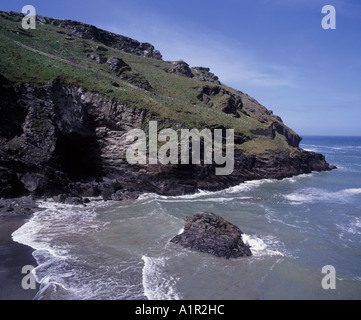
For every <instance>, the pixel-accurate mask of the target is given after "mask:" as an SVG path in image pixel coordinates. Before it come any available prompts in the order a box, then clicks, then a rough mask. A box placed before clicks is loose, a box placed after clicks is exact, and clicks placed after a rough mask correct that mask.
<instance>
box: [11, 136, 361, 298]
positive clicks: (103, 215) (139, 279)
mask: <svg viewBox="0 0 361 320" xmlns="http://www.w3.org/2000/svg"><path fill="white" fill-rule="evenodd" d="M301 147H302V148H304V149H307V150H312V151H317V152H321V153H323V154H324V155H326V159H327V161H328V162H329V163H331V164H334V165H336V166H337V167H338V169H337V170H334V171H332V172H323V173H311V174H304V175H300V176H297V177H293V178H288V179H284V180H282V181H277V180H270V179H266V180H260V181H250V182H246V183H243V184H240V185H238V186H235V187H232V188H228V189H226V190H222V191H219V192H206V191H202V190H200V191H199V192H198V193H196V194H193V195H186V196H178V197H165V196H159V195H155V194H145V195H143V196H141V197H140V198H139V199H138V200H136V201H129V202H125V201H124V202H111V201H110V202H104V201H101V200H99V199H94V201H93V202H92V203H91V204H89V205H87V206H86V207H83V206H71V205H64V204H55V203H53V202H51V201H43V202H42V203H41V206H42V207H44V208H45V209H46V210H44V211H41V212H39V213H36V214H35V215H34V216H33V218H32V219H31V220H30V221H29V222H27V223H26V224H24V225H23V226H22V227H21V228H20V229H18V230H17V231H15V232H14V233H13V235H12V236H13V239H14V241H17V242H20V243H23V244H26V245H29V246H31V247H32V248H34V250H35V251H34V253H33V255H34V257H35V259H36V261H37V263H38V266H37V267H36V269H35V276H36V279H37V281H38V282H39V283H40V290H39V291H38V293H37V295H36V297H35V299H158V300H161V299H197V300H199V299H361V241H360V240H361V138H360V137H359V138H356V137H355V138H352V137H305V138H304V140H303V142H302V144H301ZM199 211H211V212H213V213H216V214H219V215H221V216H223V217H224V218H225V219H227V220H229V221H230V222H232V223H234V224H236V225H237V226H239V227H240V229H241V230H242V231H243V232H244V235H243V239H244V241H245V242H247V243H248V244H249V245H250V246H251V251H252V253H253V256H252V257H246V258H239V259H233V260H226V259H221V258H216V257H213V256H211V255H207V254H204V253H198V252H193V251H190V250H188V249H184V248H182V247H180V246H178V245H176V244H173V243H170V242H169V240H170V239H171V238H172V237H173V236H174V235H176V234H178V233H179V232H181V231H182V228H183V226H184V219H185V217H186V216H188V215H193V214H194V213H196V212H199ZM325 265H332V266H333V267H334V268H335V270H336V280H335V281H336V289H329V290H325V289H323V288H322V285H321V283H322V279H323V277H325V276H326V274H323V273H322V272H321V270H322V267H323V266H325Z"/></svg>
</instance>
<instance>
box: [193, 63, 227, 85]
mask: <svg viewBox="0 0 361 320" xmlns="http://www.w3.org/2000/svg"><path fill="white" fill-rule="evenodd" d="M191 70H192V73H193V75H194V77H195V78H196V79H199V80H201V81H208V82H214V83H217V84H221V83H220V82H219V80H218V77H217V76H216V75H214V74H213V73H212V72H210V71H209V70H210V69H209V68H205V67H193V68H191Z"/></svg>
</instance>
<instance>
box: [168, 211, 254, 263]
mask: <svg viewBox="0 0 361 320" xmlns="http://www.w3.org/2000/svg"><path fill="white" fill-rule="evenodd" d="M171 242H173V243H177V244H180V245H182V246H183V247H185V248H190V249H193V250H197V251H201V252H206V253H209V254H212V255H215V256H217V257H222V258H226V259H229V258H238V257H244V256H251V255H252V252H251V250H250V248H249V246H248V245H246V244H244V242H243V240H242V231H241V230H240V229H239V228H238V227H237V226H235V225H234V224H232V223H230V222H228V221H226V220H225V219H223V218H222V217H220V216H218V215H215V214H214V213H211V212H199V213H196V214H195V215H194V216H193V217H187V218H186V224H185V226H184V231H183V233H181V234H179V235H177V236H175V237H174V238H173V239H172V240H171Z"/></svg>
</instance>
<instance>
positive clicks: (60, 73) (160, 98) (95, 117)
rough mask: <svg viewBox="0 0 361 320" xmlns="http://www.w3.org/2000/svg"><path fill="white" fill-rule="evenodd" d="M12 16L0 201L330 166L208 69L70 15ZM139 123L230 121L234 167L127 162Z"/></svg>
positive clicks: (126, 193) (206, 185)
mask: <svg viewBox="0 0 361 320" xmlns="http://www.w3.org/2000/svg"><path fill="white" fill-rule="evenodd" d="M20 18H21V15H19V14H16V13H4V12H3V13H1V14H0V22H1V25H0V26H1V28H0V33H1V35H3V40H4V41H3V42H2V43H1V48H0V49H1V50H0V53H1V59H0V71H1V72H0V92H1V100H0V114H1V117H0V181H1V184H0V197H17V196H21V195H27V194H34V195H39V196H42V195H47V196H51V195H57V194H61V193H65V194H68V195H72V196H98V195H102V196H103V198H104V199H113V200H122V199H127V198H135V197H137V196H138V195H139V194H140V193H142V192H155V193H159V194H166V195H176V194H185V193H192V192H195V191H196V190H197V189H207V190H219V189H222V188H225V187H229V186H233V185H236V184H239V183H241V182H243V181H246V180H252V179H262V178H275V179H282V178H285V177H290V176H293V175H297V174H302V173H309V172H311V171H323V170H331V169H333V168H334V167H332V166H330V165H329V164H328V163H327V162H326V161H325V158H324V156H322V155H320V154H315V153H312V152H307V151H304V150H302V149H300V148H299V142H300V140H301V138H300V137H299V136H298V135H297V134H296V133H295V132H293V131H292V130H291V129H290V128H288V127H287V126H286V125H285V124H284V123H283V122H282V119H281V118H280V117H278V116H276V115H273V112H272V111H269V110H267V109H266V108H265V107H263V106H261V105H260V104H259V103H258V102H257V101H256V100H254V99H253V98H251V97H249V96H248V95H246V94H245V93H243V92H241V91H238V90H235V89H233V88H230V87H227V86H225V85H223V84H221V83H220V82H219V81H218V78H217V77H216V76H215V75H214V74H212V73H211V72H210V70H209V69H208V68H202V67H197V68H190V67H189V65H188V64H187V63H185V62H183V61H181V62H176V63H172V62H166V61H162V60H161V55H160V53H159V52H158V51H156V50H155V49H154V47H153V46H152V45H150V44H142V43H140V42H137V41H135V40H132V39H130V38H126V37H123V36H119V35H115V34H113V33H110V32H107V31H104V30H100V29H98V28H96V27H93V26H89V25H86V24H83V23H80V22H74V21H70V20H56V19H51V18H45V17H38V22H39V27H38V28H37V30H34V31H26V32H25V31H22V32H18V31H17V30H18V26H17V24H18V23H19V21H20ZM31 32H32V33H31ZM64 32H65V33H64ZM44 34H45V35H46V36H47V38H44ZM69 37H71V38H72V40H69ZM23 43H26V46H23ZM21 46H22V47H21ZM35 47H36V48H37V49H36V50H35V49H32V48H35ZM24 48H25V50H24ZM54 48H55V49H54ZM64 48H66V50H63V49H64ZM72 50H73V51H72ZM25 51H26V52H25ZM69 52H71V53H72V54H71V55H69ZM144 57H145V58H144ZM150 120H156V121H158V123H159V126H160V127H161V128H174V129H175V130H178V129H179V128H189V129H192V128H199V129H201V128H210V129H226V128H233V129H234V130H235V144H236V145H235V166H234V168H235V169H234V171H233V173H232V174H231V175H228V176H216V175H215V164H210V165H204V164H200V165H182V164H179V165H161V164H157V165H150V164H146V165H130V164H129V163H128V162H127V160H126V157H125V154H126V151H127V149H128V146H129V142H127V141H126V134H127V133H128V132H129V130H131V129H135V128H142V129H144V128H145V127H146V125H147V124H148V123H149V121H150Z"/></svg>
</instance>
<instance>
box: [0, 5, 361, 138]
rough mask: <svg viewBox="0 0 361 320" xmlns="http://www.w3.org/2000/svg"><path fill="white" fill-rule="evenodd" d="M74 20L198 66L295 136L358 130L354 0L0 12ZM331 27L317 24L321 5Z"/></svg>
mask: <svg viewBox="0 0 361 320" xmlns="http://www.w3.org/2000/svg"><path fill="white" fill-rule="evenodd" d="M26 4H32V5H33V6H34V7H35V8H36V10H37V13H38V14H41V15H45V16H50V17H54V18H64V19H65V18H66V19H75V20H78V21H82V22H86V23H90V24H93V25H96V26H97V27H99V28H103V29H106V30H110V31H113V32H116V33H119V34H122V35H126V36H129V37H132V38H135V39H137V40H139V41H142V42H150V43H152V44H153V45H154V46H155V47H156V48H157V49H158V50H160V52H161V53H162V55H163V58H164V59H165V60H178V59H183V60H184V61H186V62H188V63H189V64H190V65H191V66H205V67H209V68H211V71H212V72H214V73H215V74H216V75H218V76H219V78H220V80H221V82H222V83H224V84H227V85H229V86H232V87H234V88H236V89H239V90H241V91H243V92H245V93H247V94H249V95H250V96H252V97H254V98H255V99H257V100H258V101H259V102H260V103H262V104H263V105H264V106H266V107H267V108H268V109H271V110H273V111H274V113H275V114H277V115H279V116H281V117H282V119H283V120H284V122H285V123H286V124H287V125H288V126H290V127H291V128H292V129H294V130H295V131H296V132H297V133H299V134H300V135H301V136H302V135H359V136H361V125H360V123H359V122H360V119H361V1H359V0H334V1H332V0H292V1H291V0H223V1H214V0H193V1H188V0H186V1H173V0H168V1H164V0H162V1H160V0H131V1H123V0H120V1H115V0H104V1H82V0H81V1H79V0H78V1H74V0H73V1H68V0H62V1H48V0H47V1H43V0H33V1H32V0H29V1H27V2H24V1H17V0H13V1H11V2H10V1H9V2H8V3H6V4H5V3H3V4H1V5H0V10H5V11H8V10H13V11H21V8H22V7H23V6H24V5H26ZM328 4H330V5H333V6H334V7H335V8H336V30H324V29H322V27H321V20H322V18H323V17H324V16H325V15H324V14H322V13H321V9H322V7H323V6H324V5H328Z"/></svg>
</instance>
